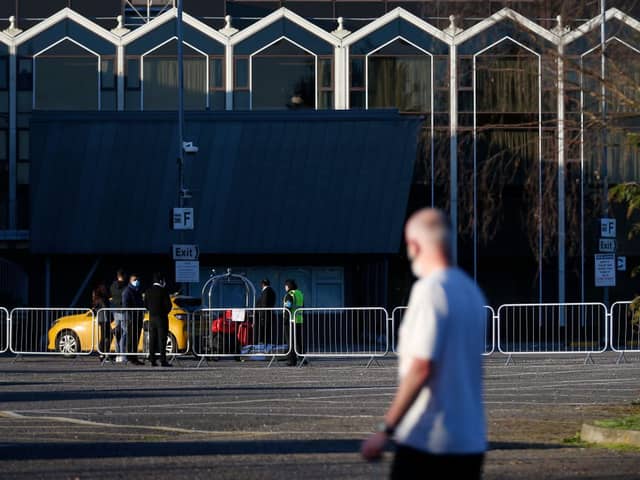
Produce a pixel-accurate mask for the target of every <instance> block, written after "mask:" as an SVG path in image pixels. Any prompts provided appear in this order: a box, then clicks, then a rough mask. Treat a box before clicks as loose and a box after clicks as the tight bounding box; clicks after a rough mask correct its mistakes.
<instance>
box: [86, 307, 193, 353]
mask: <svg viewBox="0 0 640 480" xmlns="http://www.w3.org/2000/svg"><path fill="white" fill-rule="evenodd" d="M188 322H189V317H188V314H172V313H170V314H169V331H168V332H167V341H166V345H165V346H164V348H165V352H166V356H167V358H173V357H177V356H181V355H185V354H186V353H188V352H189V334H188ZM94 328H95V330H94V332H95V333H94V335H95V337H94V338H95V340H94V342H95V345H96V346H97V348H96V351H97V352H98V353H99V354H101V355H105V356H108V357H114V358H115V360H116V361H117V362H118V361H120V362H124V360H125V359H126V358H133V357H136V358H140V357H143V358H147V357H148V356H149V352H150V350H149V314H148V312H147V311H146V310H145V309H144V308H103V309H101V310H99V311H98V312H97V314H96V322H95V327H94ZM118 357H120V358H118Z"/></svg>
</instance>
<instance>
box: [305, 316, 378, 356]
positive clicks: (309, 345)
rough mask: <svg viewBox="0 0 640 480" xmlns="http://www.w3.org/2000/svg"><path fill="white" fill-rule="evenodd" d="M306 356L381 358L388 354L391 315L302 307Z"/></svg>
mask: <svg viewBox="0 0 640 480" xmlns="http://www.w3.org/2000/svg"><path fill="white" fill-rule="evenodd" d="M298 312H300V313H302V316H303V320H304V321H303V324H302V325H303V326H302V338H297V337H296V341H295V352H296V354H298V355H300V356H303V357H379V356H384V355H386V354H387V353H388V352H389V330H390V329H389V321H388V319H389V315H388V313H387V311H386V310H385V309H384V308H301V309H299V310H297V311H296V313H298Z"/></svg>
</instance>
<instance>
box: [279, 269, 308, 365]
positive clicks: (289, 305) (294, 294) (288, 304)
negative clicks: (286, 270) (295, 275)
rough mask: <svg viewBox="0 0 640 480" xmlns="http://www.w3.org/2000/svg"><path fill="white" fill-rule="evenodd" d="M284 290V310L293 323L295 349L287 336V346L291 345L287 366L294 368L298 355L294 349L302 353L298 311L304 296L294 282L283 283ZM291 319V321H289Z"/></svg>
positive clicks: (300, 322)
mask: <svg viewBox="0 0 640 480" xmlns="http://www.w3.org/2000/svg"><path fill="white" fill-rule="evenodd" d="M284 289H285V291H286V292H287V293H286V294H285V296H284V300H283V304H284V308H286V309H287V310H288V311H289V319H290V321H292V322H293V323H294V325H293V326H294V328H295V339H296V341H295V347H294V345H293V337H294V336H293V335H291V334H289V345H291V351H290V352H289V356H288V357H287V365H289V366H290V367H294V366H296V365H297V363H298V355H297V354H296V348H297V350H298V352H299V353H303V352H304V350H303V346H304V342H303V339H302V325H303V317H302V312H300V311H298V310H299V309H300V308H302V307H304V295H303V294H302V292H301V291H300V290H298V285H297V284H296V282H295V280H291V279H288V280H286V281H285V282H284ZM291 319H292V320H291ZM285 331H286V332H291V330H290V329H286V330H285Z"/></svg>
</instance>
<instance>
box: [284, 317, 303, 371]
mask: <svg viewBox="0 0 640 480" xmlns="http://www.w3.org/2000/svg"><path fill="white" fill-rule="evenodd" d="M302 325H303V324H302V323H295V324H294V326H293V328H294V329H295V338H296V344H295V346H296V347H297V348H298V352H299V353H304V338H303V336H302V335H303V328H302ZM286 332H287V335H291V334H290V333H289V330H286ZM287 343H288V344H289V345H291V352H289V355H288V356H287V363H288V364H289V365H295V364H296V363H297V362H298V355H297V354H296V350H295V348H294V345H293V338H289V339H288V341H287Z"/></svg>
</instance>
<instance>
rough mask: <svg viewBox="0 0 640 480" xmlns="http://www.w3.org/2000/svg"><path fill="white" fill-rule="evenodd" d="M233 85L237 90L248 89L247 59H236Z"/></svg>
mask: <svg viewBox="0 0 640 480" xmlns="http://www.w3.org/2000/svg"><path fill="white" fill-rule="evenodd" d="M235 83H236V88H237V89H246V88H249V59H248V58H236V74H235Z"/></svg>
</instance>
